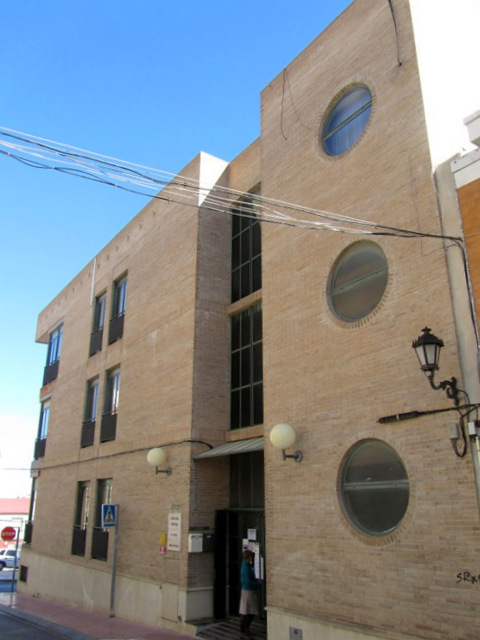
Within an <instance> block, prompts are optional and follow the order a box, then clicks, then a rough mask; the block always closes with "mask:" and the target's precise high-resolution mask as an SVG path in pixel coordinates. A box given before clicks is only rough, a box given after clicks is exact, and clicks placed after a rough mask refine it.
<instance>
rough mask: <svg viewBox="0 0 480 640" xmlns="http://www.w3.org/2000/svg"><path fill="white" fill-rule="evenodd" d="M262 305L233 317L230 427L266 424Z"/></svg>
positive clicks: (238, 427)
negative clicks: (264, 421) (264, 418)
mask: <svg viewBox="0 0 480 640" xmlns="http://www.w3.org/2000/svg"><path fill="white" fill-rule="evenodd" d="M262 334H263V328H262V306H261V304H256V305H252V306H251V307H249V308H248V309H246V310H245V311H242V312H241V313H239V314H237V315H234V316H232V318H231V364H230V370H231V377H230V428H231V429H242V428H245V427H253V426H256V425H261V424H263V335H262Z"/></svg>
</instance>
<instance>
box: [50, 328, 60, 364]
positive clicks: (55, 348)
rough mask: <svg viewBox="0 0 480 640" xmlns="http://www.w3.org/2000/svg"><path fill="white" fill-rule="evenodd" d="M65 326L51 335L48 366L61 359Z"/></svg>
mask: <svg viewBox="0 0 480 640" xmlns="http://www.w3.org/2000/svg"><path fill="white" fill-rule="evenodd" d="M62 337H63V326H60V327H58V329H55V331H52V333H51V334H50V340H49V343H48V354H47V364H53V363H54V362H57V360H59V359H60V351H61V348H62Z"/></svg>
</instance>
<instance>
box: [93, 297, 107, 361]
mask: <svg viewBox="0 0 480 640" xmlns="http://www.w3.org/2000/svg"><path fill="white" fill-rule="evenodd" d="M106 306H107V294H106V293H102V294H101V295H100V296H97V297H96V298H95V307H94V310H93V327H92V333H91V335H90V351H89V355H91V356H93V355H94V354H95V353H97V352H98V351H101V349H102V338H103V327H104V324H105V309H106Z"/></svg>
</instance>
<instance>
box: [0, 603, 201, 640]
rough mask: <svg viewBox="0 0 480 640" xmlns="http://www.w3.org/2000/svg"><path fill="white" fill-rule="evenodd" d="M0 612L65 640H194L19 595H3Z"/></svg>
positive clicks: (189, 636)
mask: <svg viewBox="0 0 480 640" xmlns="http://www.w3.org/2000/svg"><path fill="white" fill-rule="evenodd" d="M0 611H3V612H5V613H8V614H10V615H14V616H18V617H19V618H22V619H23V620H27V621H28V622H32V623H33V624H36V625H38V626H40V627H42V626H43V627H46V628H48V629H50V630H52V631H55V632H57V633H58V634H59V635H60V637H62V638H65V639H66V640H93V639H95V640H97V639H101V640H110V639H115V640H192V636H191V635H185V634H182V633H177V632H176V631H170V630H168V629H159V628H157V627H150V626H148V625H144V624H139V623H136V622H130V621H128V620H122V619H121V618H109V617H108V616H106V615H102V614H100V613H95V612H93V611H84V610H82V609H76V608H75V607H68V606H66V605H60V604H56V603H53V602H49V601H47V600H41V599H40V598H32V597H31V596H26V595H23V594H20V593H13V594H10V593H0Z"/></svg>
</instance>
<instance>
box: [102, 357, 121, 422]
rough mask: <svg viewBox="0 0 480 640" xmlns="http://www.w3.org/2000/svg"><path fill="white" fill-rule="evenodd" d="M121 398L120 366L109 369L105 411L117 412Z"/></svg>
mask: <svg viewBox="0 0 480 640" xmlns="http://www.w3.org/2000/svg"><path fill="white" fill-rule="evenodd" d="M119 400H120V368H117V369H114V370H113V371H109V372H108V375H107V394H106V398H105V413H112V414H113V413H117V412H118V403H119Z"/></svg>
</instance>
